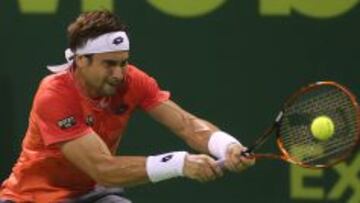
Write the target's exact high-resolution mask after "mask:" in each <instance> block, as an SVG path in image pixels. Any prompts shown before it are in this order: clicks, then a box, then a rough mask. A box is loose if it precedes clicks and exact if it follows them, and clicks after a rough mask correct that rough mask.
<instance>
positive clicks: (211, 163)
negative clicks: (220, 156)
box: [208, 157, 224, 178]
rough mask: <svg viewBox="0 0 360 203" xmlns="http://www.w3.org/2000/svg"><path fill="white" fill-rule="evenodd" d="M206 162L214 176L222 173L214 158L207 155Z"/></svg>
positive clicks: (220, 175)
mask: <svg viewBox="0 0 360 203" xmlns="http://www.w3.org/2000/svg"><path fill="white" fill-rule="evenodd" d="M208 163H209V166H210V168H211V170H212V171H213V173H214V174H215V176H216V178H218V177H222V176H223V175H224V172H223V169H222V168H221V167H220V166H219V165H218V164H217V162H216V161H215V160H214V159H212V158H211V157H208Z"/></svg>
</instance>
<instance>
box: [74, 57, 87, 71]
mask: <svg viewBox="0 0 360 203" xmlns="http://www.w3.org/2000/svg"><path fill="white" fill-rule="evenodd" d="M75 63H76V66H77V67H79V68H81V67H85V66H88V65H89V60H88V58H87V57H85V56H75Z"/></svg>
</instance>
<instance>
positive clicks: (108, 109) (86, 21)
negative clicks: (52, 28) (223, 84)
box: [0, 11, 254, 203]
mask: <svg viewBox="0 0 360 203" xmlns="http://www.w3.org/2000/svg"><path fill="white" fill-rule="evenodd" d="M68 37H69V42H70V43H69V49H68V50H67V51H66V58H67V60H68V63H66V64H63V65H59V66H49V67H48V68H49V69H50V70H51V71H52V72H54V73H52V74H50V75H48V76H46V77H45V78H44V79H43V80H42V81H41V83H40V85H39V88H38V90H37V93H36V95H35V97H34V101H33V106H32V109H31V113H30V118H29V126H28V129H27V131H26V134H25V137H24V139H23V144H22V152H21V154H20V157H19V158H18V160H17V163H16V164H15V166H14V167H13V170H12V173H11V174H10V176H9V177H8V178H7V179H6V180H5V181H4V182H3V183H2V186H1V190H0V199H1V201H0V202H37V203H45V202H46V203H48V202H97V203H101V202H118V203H128V202H131V201H130V200H128V199H126V198H125V197H124V196H123V189H122V187H127V186H134V185H138V184H143V183H148V182H151V183H157V182H159V181H163V180H167V179H171V178H176V177H186V178H189V179H193V180H196V181H200V182H206V181H211V180H214V179H216V178H218V177H220V176H222V174H223V171H222V168H220V167H219V166H218V165H217V164H216V162H215V159H225V160H226V161H225V169H228V170H230V171H235V172H240V171H242V170H244V169H245V168H247V167H248V166H250V165H252V164H253V163H254V160H253V159H251V158H246V157H241V156H240V153H241V152H242V151H244V150H245V149H246V148H245V147H244V146H242V145H241V144H240V142H239V141H238V140H237V139H235V138H234V137H233V136H231V135H229V134H228V133H226V132H224V131H221V130H220V129H219V128H217V127H216V126H214V125H212V124H211V123H209V122H207V121H205V120H203V119H200V118H198V117H196V116H194V115H192V114H191V113H189V112H186V111H185V110H183V109H182V108H181V107H179V106H178V105H177V104H175V103H174V102H173V101H171V99H170V93H169V92H168V91H164V90H162V89H161V88H160V87H159V86H158V84H157V82H156V80H155V79H154V78H152V77H150V76H149V75H147V74H146V73H145V72H143V71H142V70H140V69H139V68H137V67H135V66H134V65H131V64H129V50H130V42H129V38H128V35H127V27H126V25H125V24H123V23H122V22H121V21H120V20H119V18H118V17H117V16H116V15H114V14H112V13H111V12H109V11H93V12H87V13H84V14H81V15H80V16H79V17H78V18H77V19H76V20H75V21H74V22H73V23H71V24H70V25H69V27H68ZM136 108H141V109H143V111H144V112H146V113H148V114H149V115H150V116H151V117H152V118H154V119H155V120H156V121H158V122H160V123H162V124H163V125H165V126H166V127H168V128H169V129H170V130H171V131H172V132H174V134H176V135H177V136H178V137H179V138H181V139H183V140H184V141H185V142H186V143H187V144H189V145H190V146H191V147H192V148H194V149H195V150H198V151H199V152H200V153H202V154H190V153H187V152H186V151H173V152H168V153H164V154H158V155H152V156H125V155H122V156H116V155H115V152H116V151H117V147H118V145H119V143H120V141H121V138H122V136H123V132H124V129H125V127H126V125H127V122H128V120H129V118H130V116H131V115H132V113H133V112H134V110H135V109H136ZM143 136H153V135H147V132H144V135H143ZM206 154H210V155H212V156H209V155H206ZM212 157H214V158H212Z"/></svg>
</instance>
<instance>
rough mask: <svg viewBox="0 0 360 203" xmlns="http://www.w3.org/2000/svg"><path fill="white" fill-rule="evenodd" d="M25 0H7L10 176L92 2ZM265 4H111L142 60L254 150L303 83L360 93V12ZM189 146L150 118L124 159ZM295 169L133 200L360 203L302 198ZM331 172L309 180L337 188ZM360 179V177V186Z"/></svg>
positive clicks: (0, 131)
mask: <svg viewBox="0 0 360 203" xmlns="http://www.w3.org/2000/svg"><path fill="white" fill-rule="evenodd" d="M27 1H28V2H30V1H33V2H34V4H33V5H35V4H39V2H41V1H40V0H27ZM48 1H49V0H42V2H48ZM88 1H90V0H88ZM339 1H340V0H339ZM19 2H20V1H5V0H0V30H1V31H0V44H1V55H0V56H1V60H0V87H1V88H2V93H1V100H0V102H1V103H0V107H1V118H0V141H1V147H0V153H1V158H0V180H3V179H5V178H6V177H7V175H8V174H9V173H10V170H11V167H12V165H13V164H14V162H15V161H16V158H17V156H18V153H19V148H20V145H21V140H22V137H23V134H24V132H25V130H26V127H27V119H28V114H29V110H30V108H31V104H32V98H33V95H34V93H35V90H36V88H37V85H38V82H39V81H40V80H41V78H42V77H44V76H45V75H46V74H48V71H47V70H46V68H45V67H46V65H48V64H59V63H62V62H64V58H63V50H65V49H66V48H67V39H66V27H67V25H68V23H69V22H71V21H72V20H74V19H75V18H76V17H77V16H78V15H79V13H80V12H81V11H82V6H81V5H82V3H84V2H85V1H74V0H72V1H70V0H62V1H59V3H58V7H57V9H56V11H55V12H53V13H39V12H24V11H21V10H20V9H19V8H20V7H19ZM202 2H206V1H204V0H203V1H202ZM260 2H261V1H260V0H259V1H255V0H253V1H226V2H225V3H224V4H223V5H221V6H220V7H219V8H217V9H215V10H213V11H212V12H210V13H207V14H205V15H200V16H190V17H189V16H188V17H179V16H173V15H170V14H166V13H164V12H161V11H160V10H157V9H156V8H154V7H153V6H151V5H150V4H149V1H130V0H127V1H114V3H113V8H112V9H113V10H114V12H115V13H117V14H119V15H120V16H121V17H122V18H123V19H124V20H125V21H126V22H127V23H128V24H129V26H130V37H131V48H132V50H131V63H133V64H135V65H137V66H138V67H140V68H141V69H143V70H145V71H146V72H148V73H149V74H150V75H153V76H154V77H155V78H157V80H158V82H159V83H160V84H161V86H162V87H163V88H164V89H167V90H170V91H171V92H172V99H173V100H175V101H176V102H177V103H178V104H180V105H181V106H182V107H183V108H185V109H187V110H188V111H190V112H192V113H194V114H196V115H198V116H200V117H203V118H206V119H207V120H209V121H211V122H213V123H215V124H216V125H218V126H219V127H221V128H222V129H224V130H225V131H227V132H229V133H231V134H232V135H234V136H236V137H238V138H239V139H240V140H241V141H242V142H243V143H244V144H250V143H251V141H253V140H254V138H256V137H257V136H258V135H259V134H260V133H261V132H262V130H263V129H264V128H266V127H267V126H268V125H269V124H270V123H271V121H272V119H273V118H274V116H275V115H276V113H277V110H278V109H279V108H280V106H281V104H282V102H283V101H284V100H285V98H286V96H287V95H289V94H290V93H291V92H293V91H295V90H296V89H298V88H299V87H301V86H303V85H304V84H307V83H310V82H314V81H319V80H336V81H339V82H340V83H343V84H344V85H346V86H348V87H350V88H351V89H352V90H353V91H354V92H355V93H356V94H357V95H359V94H360V85H359V83H358V75H359V74H360V69H359V67H360V59H359V45H360V41H359V36H360V28H359V22H360V12H359V6H358V5H356V6H354V7H353V8H352V9H349V10H348V11H347V12H344V13H343V14H341V15H337V16H323V17H314V16H310V15H304V14H302V13H300V12H296V9H294V10H292V12H291V13H290V14H289V15H264V14H261V13H260V9H259V8H260ZM314 2H315V0H314ZM332 2H333V1H332ZM310 4H311V3H310ZM314 4H315V3H314ZM326 6H327V5H325V4H324V7H326ZM269 148H271V146H270V147H269ZM183 149H186V150H191V149H189V148H187V146H185V144H184V143H183V142H181V141H180V140H178V139H177V138H176V137H175V136H173V135H172V134H171V133H170V132H169V131H167V130H166V129H164V128H163V127H162V126H160V125H159V124H157V123H155V122H154V121H152V120H151V119H150V118H149V117H148V116H147V115H144V114H143V112H141V111H139V112H136V113H135V115H134V117H133V118H132V120H131V122H130V124H129V128H128V130H127V133H126V136H125V138H124V140H123V143H122V144H121V147H120V150H119V154H131V155H148V154H157V153H163V152H167V151H174V150H183ZM358 155H359V154H358ZM353 159H354V158H353ZM351 161H352V159H351V160H350V161H349V162H348V164H351V163H352V162H351ZM290 173H291V170H290V167H289V166H288V165H287V164H285V163H282V162H278V161H258V163H257V165H256V166H255V167H253V168H251V169H250V170H248V171H246V172H244V173H242V174H239V175H235V174H226V176H225V177H224V178H223V179H220V180H218V181H215V182H211V183H208V184H201V183H196V182H193V181H190V180H185V179H176V180H170V181H166V182H162V183H159V184H157V185H155V186H154V185H150V184H149V185H144V186H139V187H136V188H130V189H128V196H129V197H130V198H131V199H132V200H133V201H134V202H138V203H142V202H206V203H211V202H214V203H215V202H220V201H221V202H224V203H225V202H265V201H270V202H350V200H349V199H350V197H352V196H355V195H357V197H358V198H355V200H351V201H353V202H360V197H359V195H360V194H359V193H360V191H359V189H358V190H354V189H352V188H351V187H349V188H348V189H347V190H346V192H345V193H344V195H343V196H342V197H341V198H340V199H338V200H328V199H327V198H326V195H325V196H324V197H323V198H320V199H316V198H315V199H314V198H311V197H309V198H306V197H305V198H300V199H297V198H294V197H292V196H291V194H290V184H291V183H290V178H289V177H290ZM323 173H324V174H325V175H324V177H326V181H325V178H324V177H323V179H318V182H320V183H318V182H315V183H313V182H314V181H308V182H306V184H307V185H308V186H311V185H312V184H315V185H317V186H318V187H319V185H320V187H322V188H324V190H325V193H326V192H328V191H329V190H330V189H331V187H332V185H334V183H335V182H336V181H337V180H338V178H339V177H338V175H337V174H336V172H335V171H334V170H332V169H329V170H328V171H324V172H323ZM310 179H311V178H310ZM359 179H360V178H359V171H358V173H357V180H356V183H358V185H360V181H359Z"/></svg>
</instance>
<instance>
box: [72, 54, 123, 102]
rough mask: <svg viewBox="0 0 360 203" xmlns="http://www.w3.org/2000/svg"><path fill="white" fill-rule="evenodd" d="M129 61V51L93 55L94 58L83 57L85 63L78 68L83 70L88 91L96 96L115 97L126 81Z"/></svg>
mask: <svg viewBox="0 0 360 203" xmlns="http://www.w3.org/2000/svg"><path fill="white" fill-rule="evenodd" d="M128 59H129V52H128V51H117V52H109V53H100V54H93V56H92V58H87V57H83V58H82V59H81V60H83V63H78V66H79V67H78V68H81V73H82V74H81V75H82V76H83V79H84V82H85V84H86V87H87V89H88V91H90V93H91V94H92V95H96V96H112V95H114V94H115V93H116V90H117V88H119V87H120V86H121V84H122V81H123V79H124V74H125V71H126V68H127V65H128ZM84 60H85V61H84ZM79 64H81V65H79Z"/></svg>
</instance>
